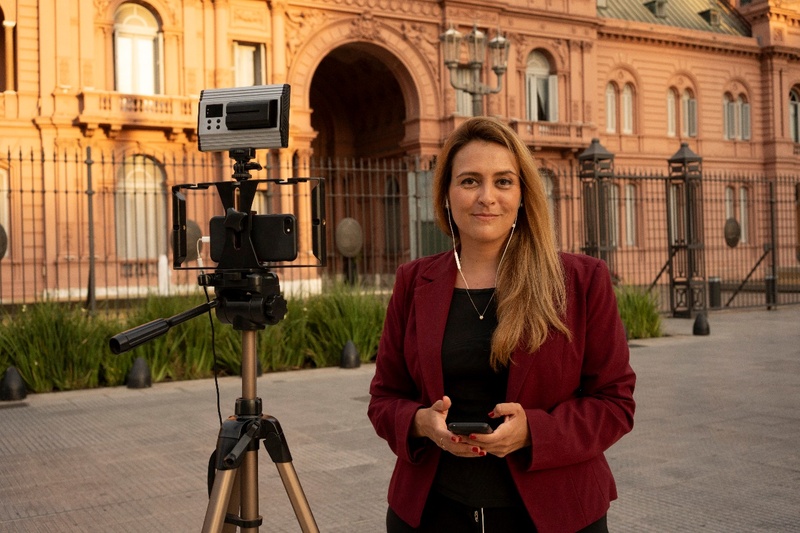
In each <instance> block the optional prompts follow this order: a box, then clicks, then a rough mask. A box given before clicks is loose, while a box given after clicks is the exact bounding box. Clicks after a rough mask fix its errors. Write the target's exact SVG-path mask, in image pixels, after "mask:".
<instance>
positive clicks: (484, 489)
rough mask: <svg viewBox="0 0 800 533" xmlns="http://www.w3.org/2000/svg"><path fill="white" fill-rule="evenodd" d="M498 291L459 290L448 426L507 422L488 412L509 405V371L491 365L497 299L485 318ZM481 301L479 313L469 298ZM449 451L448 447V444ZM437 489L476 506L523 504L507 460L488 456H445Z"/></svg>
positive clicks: (445, 351) (446, 361)
mask: <svg viewBox="0 0 800 533" xmlns="http://www.w3.org/2000/svg"><path fill="white" fill-rule="evenodd" d="M492 294H494V289H474V290H470V291H469V294H467V289H455V292H454V294H453V301H452V303H451V304H450V313H449V314H448V316H447V326H446V327H445V330H444V341H443V343H442V371H443V373H444V393H445V394H446V395H447V396H449V397H450V399H451V400H452V402H453V404H452V406H451V407H450V410H449V411H448V414H447V421H448V422H488V423H489V425H491V426H492V427H493V428H495V427H497V426H498V425H499V424H500V423H501V422H502V419H490V418H489V416H488V414H489V412H490V411H491V410H492V409H494V406H495V405H497V404H498V403H502V402H504V401H505V395H506V385H507V383H508V369H502V370H500V371H499V372H495V371H494V370H492V367H491V365H490V364H489V355H490V353H491V339H492V333H493V332H494V330H495V328H496V327H497V306H496V303H495V301H494V299H492V302H491V305H489V308H488V309H487V310H486V314H485V316H484V318H483V320H480V318H479V314H478V312H479V311H480V312H482V311H483V310H484V308H485V307H486V305H487V304H488V303H489V299H490V298H492ZM469 296H472V300H473V301H474V302H475V306H476V307H477V308H478V311H476V310H475V307H473V305H472V303H471V302H470V300H469ZM445 447H446V445H445ZM434 490H436V491H437V492H439V493H440V494H442V495H443V496H446V497H448V498H451V499H453V500H456V501H458V502H461V503H463V504H465V505H469V506H471V507H506V506H512V505H515V504H517V503H518V502H519V496H518V493H517V490H516V487H515V486H514V481H513V480H512V479H511V474H510V472H509V470H508V466H507V465H506V460H505V459H502V458H500V457H497V456H494V455H491V454H487V455H486V456H485V457H476V458H465V457H456V456H455V455H453V454H451V453H447V452H443V453H442V458H441V460H440V462H439V469H438V471H437V473H436V480H435V481H434Z"/></svg>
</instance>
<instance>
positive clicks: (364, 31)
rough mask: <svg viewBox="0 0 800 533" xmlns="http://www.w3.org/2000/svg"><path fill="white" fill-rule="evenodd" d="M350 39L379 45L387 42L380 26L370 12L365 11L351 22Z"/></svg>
mask: <svg viewBox="0 0 800 533" xmlns="http://www.w3.org/2000/svg"><path fill="white" fill-rule="evenodd" d="M350 37H352V38H354V39H362V40H365V41H374V42H378V43H383V42H386V39H384V38H383V36H382V35H381V31H380V24H379V23H378V21H377V20H375V17H374V15H373V14H372V12H370V11H365V12H364V13H362V14H361V16H360V17H358V18H355V19H353V20H352V21H351V22H350Z"/></svg>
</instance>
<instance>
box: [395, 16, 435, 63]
mask: <svg viewBox="0 0 800 533" xmlns="http://www.w3.org/2000/svg"><path fill="white" fill-rule="evenodd" d="M431 27H432V26H431V25H430V24H422V23H418V22H409V21H403V22H401V23H400V33H401V35H402V36H403V38H404V39H405V40H406V41H408V42H410V43H411V44H412V45H414V46H415V47H416V48H417V49H418V50H420V51H421V52H422V55H423V56H424V57H425V59H426V60H427V61H428V64H429V65H430V66H431V69H432V71H434V72H435V71H436V70H437V69H436V63H437V61H438V58H439V55H438V50H439V36H438V35H437V33H436V29H434V31H433V35H432V36H431V35H430V33H431V32H430V31H428V30H429V28H431Z"/></svg>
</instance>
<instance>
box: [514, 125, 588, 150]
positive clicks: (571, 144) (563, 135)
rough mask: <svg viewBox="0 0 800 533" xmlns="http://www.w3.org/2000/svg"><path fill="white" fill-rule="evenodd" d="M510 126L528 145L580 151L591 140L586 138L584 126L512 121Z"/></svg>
mask: <svg viewBox="0 0 800 533" xmlns="http://www.w3.org/2000/svg"><path fill="white" fill-rule="evenodd" d="M510 126H511V128H512V129H514V131H516V132H517V135H519V137H520V139H522V140H523V141H524V142H525V144H528V145H532V144H535V145H537V146H548V147H554V148H575V149H580V148H585V147H586V145H587V144H589V141H590V140H591V139H588V138H584V127H583V124H575V123H565V122H529V121H522V120H512V121H511V122H510ZM587 136H588V132H587Z"/></svg>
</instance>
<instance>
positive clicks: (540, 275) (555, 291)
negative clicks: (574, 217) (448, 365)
mask: <svg viewBox="0 0 800 533" xmlns="http://www.w3.org/2000/svg"><path fill="white" fill-rule="evenodd" d="M475 140H479V141H485V142H492V143H496V144H499V145H501V146H504V147H506V148H508V150H509V151H510V152H511V153H512V154H513V155H514V157H515V158H516V161H517V164H518V165H519V169H520V186H521V191H522V208H521V209H520V213H519V216H518V218H517V225H516V228H515V230H514V236H513V238H512V239H511V243H510V244H509V246H508V251H507V252H506V256H505V258H504V259H503V262H502V264H501V265H500V269H499V271H498V273H497V287H496V289H495V290H496V292H495V298H497V320H498V324H497V329H495V331H494V334H493V336H492V351H491V358H490V361H491V364H492V367H493V368H495V369H498V368H500V367H502V366H508V364H509V361H510V360H511V355H512V353H513V352H514V350H515V349H516V348H517V347H518V346H519V344H520V342H524V343H525V346H526V348H527V349H528V351H529V352H534V351H536V350H537V349H538V348H539V347H540V346H541V345H542V344H543V343H544V341H545V340H546V339H547V336H548V333H549V331H550V329H551V328H554V329H555V330H558V331H560V332H562V333H564V334H565V335H567V337H568V338H569V337H571V335H570V332H569V329H568V328H567V326H566V324H565V323H564V321H563V317H564V313H565V311H566V288H565V283H564V272H563V268H562V265H561V261H560V259H559V257H558V248H557V246H556V238H555V229H554V224H553V220H552V218H551V216H550V210H549V209H548V206H547V193H546V192H545V188H544V182H543V180H542V178H541V176H540V175H539V171H538V170H537V167H536V162H535V161H534V159H533V156H532V155H531V153H530V150H528V147H527V146H525V144H524V143H523V142H522V141H521V140H520V139H519V137H517V135H516V133H514V131H513V130H512V129H511V128H509V127H508V126H507V125H505V124H504V123H502V122H500V121H499V120H497V119H494V118H490V117H474V118H470V119H468V120H467V121H466V122H464V123H463V124H461V125H460V126H459V127H458V128H457V129H456V130H455V131H454V132H453V133H452V134H451V135H450V136H449V137H448V139H447V141H446V142H445V145H444V147H442V151H441V153H440V154H439V157H438V158H437V161H436V169H435V171H434V175H433V207H434V213H435V217H436V223H437V225H438V226H439V228H440V229H441V230H442V231H444V232H445V234H446V235H448V236H451V233H450V227H451V226H450V221H448V217H450V213H449V211H448V210H446V209H445V207H444V205H445V199H446V198H447V193H448V190H449V188H450V182H451V180H452V174H453V158H454V157H455V155H456V154H457V153H458V152H459V151H460V150H461V149H462V148H463V147H464V146H465V145H466V144H467V143H469V142H471V141H475ZM453 232H454V233H455V234H454V235H452V237H453V238H455V240H456V243H457V245H460V239H459V234H458V227H457V226H455V222H454V221H453Z"/></svg>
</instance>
